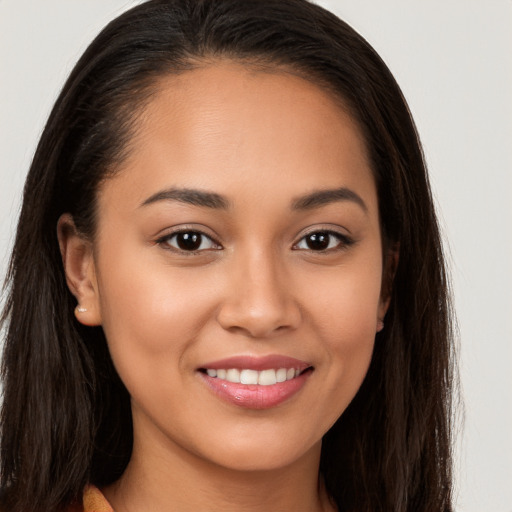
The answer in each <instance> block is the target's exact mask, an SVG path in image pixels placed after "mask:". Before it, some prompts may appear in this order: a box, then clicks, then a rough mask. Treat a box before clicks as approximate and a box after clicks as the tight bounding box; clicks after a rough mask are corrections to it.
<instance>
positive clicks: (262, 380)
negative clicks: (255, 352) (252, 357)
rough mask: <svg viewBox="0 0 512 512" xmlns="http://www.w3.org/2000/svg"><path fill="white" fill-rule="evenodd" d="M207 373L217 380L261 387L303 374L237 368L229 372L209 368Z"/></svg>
mask: <svg viewBox="0 0 512 512" xmlns="http://www.w3.org/2000/svg"><path fill="white" fill-rule="evenodd" d="M206 373H207V374H208V376H209V377H216V378H217V379H222V380H227V381H228V382H234V383H237V384H259V385H260V386H272V385H273V384H276V383H277V382H285V381H287V380H292V379H294V378H295V377H298V376H299V375H300V373H301V371H300V370H298V369H296V368H279V369H277V370H274V369H270V370H262V371H261V372H258V371H256V370H248V369H246V370H238V369H236V368H229V369H227V370H213V369H211V368H208V369H207V370H206Z"/></svg>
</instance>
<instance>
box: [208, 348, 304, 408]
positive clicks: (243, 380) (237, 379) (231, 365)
mask: <svg viewBox="0 0 512 512" xmlns="http://www.w3.org/2000/svg"><path fill="white" fill-rule="evenodd" d="M313 371H314V367H313V366H312V365H310V364H308V363H306V362H304V361H299V360H297V359H294V358H289V357H284V356H267V357H263V358H254V357H245V356H241V357H233V358H229V359H224V360H222V361H217V362H213V363H207V364H206V365H205V366H204V367H202V368H198V372H199V374H200V375H201V377H202V379H203V381H204V382H205V383H206V384H207V386H208V387H209V389H211V390H212V391H213V392H214V393H215V394H216V395H217V396H218V397H220V398H221V399H223V400H224V401H227V402H229V403H231V404H234V405H236V406H239V407H243V408H248V409H268V408H272V407H275V406H277V405H280V404H281V403H283V402H285V401H287V400H289V399H290V398H291V397H292V396H294V395H295V394H297V393H298V392H299V391H300V390H301V389H302V388H303V386H304V385H305V384H306V382H307V380H308V378H309V376H310V375H311V374H312V373H313Z"/></svg>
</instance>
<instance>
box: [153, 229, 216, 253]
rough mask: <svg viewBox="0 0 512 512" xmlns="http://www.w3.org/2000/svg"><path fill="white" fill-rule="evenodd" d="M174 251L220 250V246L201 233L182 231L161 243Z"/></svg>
mask: <svg viewBox="0 0 512 512" xmlns="http://www.w3.org/2000/svg"><path fill="white" fill-rule="evenodd" d="M160 243H165V244H167V245H169V246H171V247H172V248H174V249H177V250H179V251H184V252H196V251H204V250H208V249H219V246H218V245H217V244H216V243H215V242H214V241H213V240H212V239H211V238H210V237H209V236H207V235H205V234H204V233H201V232H200V231H181V232H179V233H174V234H172V235H170V236H167V237H165V238H164V239H162V240H161V241H160Z"/></svg>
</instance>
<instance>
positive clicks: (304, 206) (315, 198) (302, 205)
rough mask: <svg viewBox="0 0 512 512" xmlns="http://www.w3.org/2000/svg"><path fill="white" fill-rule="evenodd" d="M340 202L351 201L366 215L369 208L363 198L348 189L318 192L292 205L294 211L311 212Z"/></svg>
mask: <svg viewBox="0 0 512 512" xmlns="http://www.w3.org/2000/svg"><path fill="white" fill-rule="evenodd" d="M339 201H350V202H353V203H355V204H357V205H359V206H360V207H361V208H362V209H363V210H364V212H365V213H367V212H368V207H367V206H366V203H365V202H364V201H363V199H362V198H361V196H359V195H358V194H356V193H355V192H354V191H353V190H350V189H349V188H346V187H340V188H335V189H327V190H316V191H314V192H311V193H310V194H306V195H304V196H301V197H298V198H296V199H295V200H294V201H293V203H292V209H293V210H311V209H313V208H319V207H321V206H325V205H328V204H331V203H335V202H339Z"/></svg>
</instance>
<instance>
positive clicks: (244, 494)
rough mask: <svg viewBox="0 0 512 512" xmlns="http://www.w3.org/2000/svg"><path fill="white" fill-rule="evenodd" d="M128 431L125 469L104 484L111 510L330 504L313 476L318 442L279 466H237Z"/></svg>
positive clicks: (251, 509) (322, 508)
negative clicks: (131, 441)
mask: <svg viewBox="0 0 512 512" xmlns="http://www.w3.org/2000/svg"><path fill="white" fill-rule="evenodd" d="M134 434H135V432H134ZM134 437H135V442H134V447H133V453H132V458H131V460H130V463H129V464H128V467H127V469H126V471H125V472H124V473H123V475H122V477H121V478H120V479H119V480H118V481H117V482H115V483H114V484H112V485H111V486H109V487H107V488H105V489H104V493H105V496H106V498H107V499H108V501H109V502H110V503H111V505H112V507H113V508H114V510H115V511H116V512H143V511H145V510H151V511H152V512H171V511H176V510H179V511H180V512H192V511H193V512H196V511H198V510H208V511H209V512H220V511H222V512H235V511H236V512H239V511H240V510H244V511H246V512H263V511H265V512H267V511H268V510H307V511H308V512H327V511H329V512H331V511H334V510H335V509H334V508H333V507H332V505H331V504H330V503H329V499H328V497H327V495H326V492H325V490H324V488H323V485H322V484H321V482H320V481H319V477H318V468H319V460H320V443H318V444H317V445H315V446H313V447H312V448H311V449H310V450H309V451H308V452H306V453H305V454H304V455H303V456H302V457H300V458H299V459H298V460H295V461H294V462H293V463H292V464H289V465H286V466H284V467H278V468H272V469H268V470H261V469H260V470H244V471H239V470H234V469H230V468H225V467H222V466H219V465H217V464H215V463H213V462H211V461H208V460H204V459H203V458H201V457H199V456H198V455H196V454H194V453H191V452H190V451H186V450H184V449H183V448H182V447H179V446H176V445H174V444H171V445H169V443H168V442H167V443H165V445H166V446H162V445H159V444H158V443H154V442H150V441H148V438H145V439H138V438H137V436H136V435H135V436H134Z"/></svg>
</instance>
